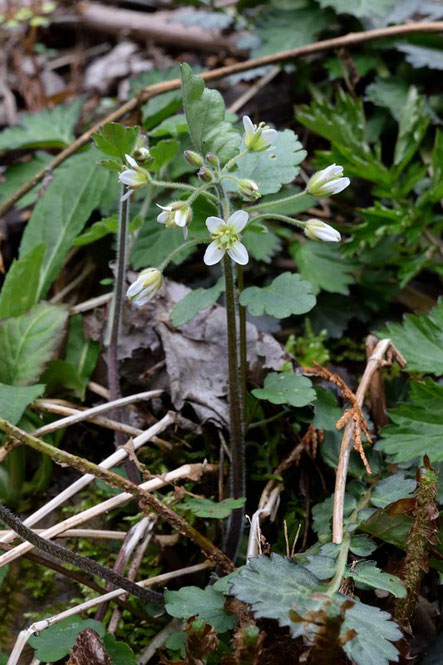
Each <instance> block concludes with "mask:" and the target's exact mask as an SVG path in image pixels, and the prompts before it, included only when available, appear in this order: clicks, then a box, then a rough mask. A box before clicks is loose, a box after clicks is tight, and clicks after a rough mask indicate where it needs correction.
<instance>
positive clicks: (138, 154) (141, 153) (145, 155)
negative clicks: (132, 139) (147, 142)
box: [134, 147, 155, 164]
mask: <svg viewBox="0 0 443 665" xmlns="http://www.w3.org/2000/svg"><path fill="white" fill-rule="evenodd" d="M134 157H135V159H136V160H137V162H142V164H146V163H149V162H153V161H154V159H155V157H153V156H152V155H151V152H150V150H149V148H143V147H141V148H136V149H135V150H134Z"/></svg>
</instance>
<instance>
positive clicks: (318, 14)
mask: <svg viewBox="0 0 443 665" xmlns="http://www.w3.org/2000/svg"><path fill="white" fill-rule="evenodd" d="M292 2H293V0H292ZM292 6H293V5H292ZM331 17H332V14H330V13H329V12H325V11H320V10H319V9H318V8H317V7H313V6H312V5H311V6H310V7H309V8H307V9H305V8H301V9H297V8H295V9H294V10H291V9H290V10H289V11H288V10H286V11H282V10H281V9H280V8H275V7H271V8H269V9H265V10H264V11H263V12H262V13H261V15H260V17H259V19H258V21H257V27H256V31H257V35H258V37H259V38H260V40H261V45H260V46H259V47H258V48H255V49H254V50H253V52H252V55H253V56H254V57H256V58H257V57H261V56H263V55H270V54H272V53H277V52H279V51H284V50H286V49H293V48H296V47H297V46H303V45H304V44H310V43H311V42H315V41H316V37H317V36H318V35H319V34H320V32H321V31H322V30H324V29H325V28H327V27H328V25H329V22H330V20H331Z"/></svg>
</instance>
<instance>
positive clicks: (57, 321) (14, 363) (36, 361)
mask: <svg viewBox="0 0 443 665" xmlns="http://www.w3.org/2000/svg"><path fill="white" fill-rule="evenodd" d="M66 319H67V312H66V310H64V309H63V308H62V307H58V306H55V305H49V304H47V303H40V304H39V305H35V307H33V308H32V309H31V310H29V312H27V313H26V314H22V315H21V316H17V317H16V318H13V319H8V320H7V321H5V323H3V325H1V326H0V348H1V349H2V353H1V354H0V381H1V382H3V383H8V384H11V385H20V386H25V385H29V384H31V383H34V382H35V381H37V379H38V377H39V376H40V374H41V373H42V371H43V369H44V368H45V366H46V364H47V363H48V362H49V360H51V359H52V358H53V357H54V355H55V353H56V351H57V349H58V347H59V345H60V342H61V339H62V336H63V332H64V328H65V323H66Z"/></svg>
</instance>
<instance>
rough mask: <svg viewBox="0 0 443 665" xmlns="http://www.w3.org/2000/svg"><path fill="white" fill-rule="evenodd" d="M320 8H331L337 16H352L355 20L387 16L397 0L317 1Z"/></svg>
mask: <svg viewBox="0 0 443 665" xmlns="http://www.w3.org/2000/svg"><path fill="white" fill-rule="evenodd" d="M319 2H320V6H321V7H332V9H335V11H336V12H337V14H352V16H357V18H370V17H375V16H387V15H388V14H389V12H390V11H392V9H394V7H395V5H396V4H397V2H398V0H354V2H352V3H349V2H348V0H319Z"/></svg>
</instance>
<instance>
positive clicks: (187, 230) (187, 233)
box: [183, 226, 189, 240]
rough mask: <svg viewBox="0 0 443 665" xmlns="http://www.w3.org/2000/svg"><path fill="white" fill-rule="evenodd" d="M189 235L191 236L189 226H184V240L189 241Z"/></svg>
mask: <svg viewBox="0 0 443 665" xmlns="http://www.w3.org/2000/svg"><path fill="white" fill-rule="evenodd" d="M188 235H189V229H188V227H187V226H184V227H183V238H184V239H185V240H187V239H188Z"/></svg>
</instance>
